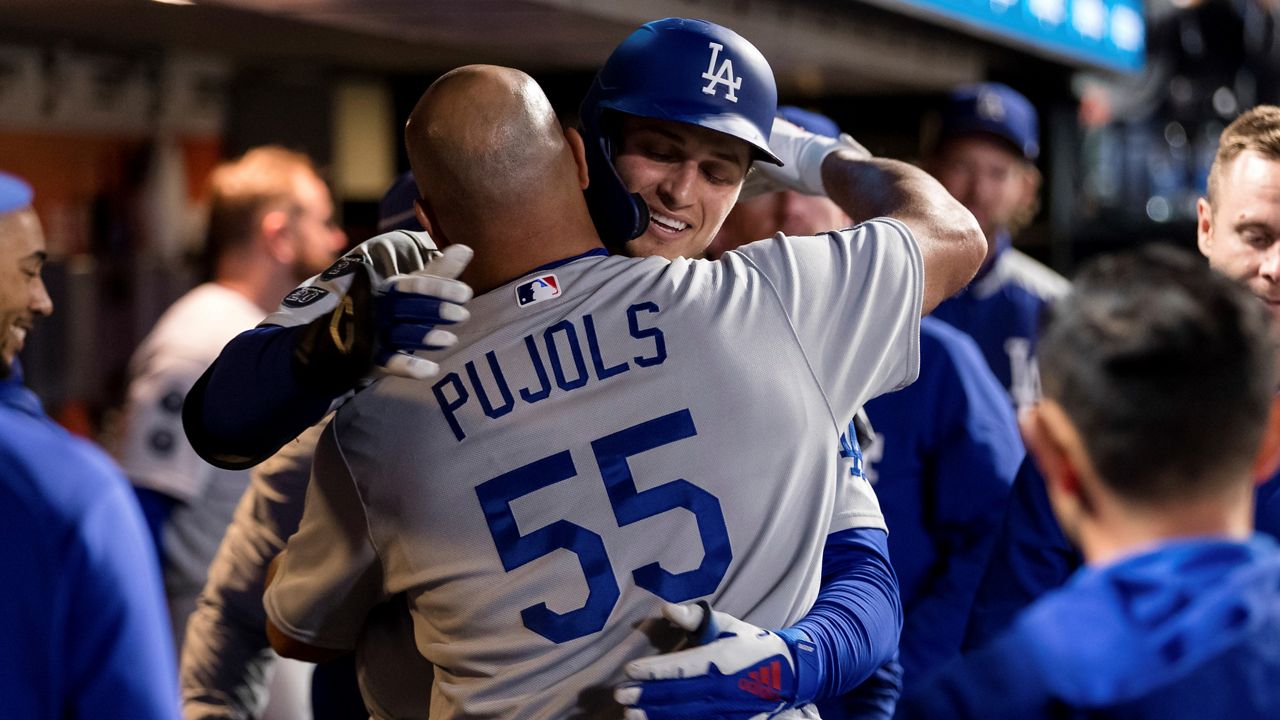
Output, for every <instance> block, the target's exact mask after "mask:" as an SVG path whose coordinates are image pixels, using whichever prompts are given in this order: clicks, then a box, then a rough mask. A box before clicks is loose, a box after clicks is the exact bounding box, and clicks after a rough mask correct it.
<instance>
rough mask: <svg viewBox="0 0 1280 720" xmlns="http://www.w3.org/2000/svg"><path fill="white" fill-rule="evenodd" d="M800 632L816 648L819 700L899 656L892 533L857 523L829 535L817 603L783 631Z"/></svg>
mask: <svg viewBox="0 0 1280 720" xmlns="http://www.w3.org/2000/svg"><path fill="white" fill-rule="evenodd" d="M795 631H801V632H803V633H804V634H805V635H806V636H808V638H809V640H810V641H811V642H812V643H813V645H814V648H815V656H816V665H817V669H818V671H819V672H818V676H817V689H816V693H815V695H814V698H813V699H817V700H822V699H826V698H834V697H838V696H840V695H843V694H844V693H847V692H849V691H850V690H852V689H853V688H854V687H856V686H857V685H858V684H860V683H862V682H863V681H865V680H866V679H867V678H869V677H871V674H872V673H874V672H875V671H876V670H877V669H878V668H880V666H882V665H884V664H885V662H887V661H888V660H890V659H891V658H893V656H894V654H895V653H896V652H897V649H898V637H899V635H900V633H901V632H902V600H901V598H900V597H899V596H898V578H897V575H895V574H894V572H893V567H892V566H891V565H890V564H889V545H888V534H887V533H885V532H884V531H883V530H879V529H876V528H853V529H850V530H844V531H841V532H837V533H832V534H831V535H829V536H827V543H826V546H825V548H824V549H823V554H822V584H821V586H820V587H819V589H818V597H817V599H816V600H815V601H814V604H813V608H812V609H810V610H809V613H808V614H807V615H805V616H804V617H802V618H800V620H798V621H796V623H795V624H794V625H792V626H791V627H790V628H787V629H786V630H785V631H783V632H784V633H793V632H795Z"/></svg>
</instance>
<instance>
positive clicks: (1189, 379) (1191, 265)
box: [1038, 245, 1276, 505]
mask: <svg viewBox="0 0 1280 720" xmlns="http://www.w3.org/2000/svg"><path fill="white" fill-rule="evenodd" d="M1043 320H1044V327H1043V334H1042V336H1041V339H1040V344H1039V349H1038V354H1039V356H1040V372H1041V381H1042V384H1043V387H1044V394H1045V397H1046V398H1049V399H1051V400H1053V401H1055V402H1057V403H1058V404H1059V405H1061V406H1062V408H1063V409H1064V410H1065V411H1066V413H1067V415H1068V416H1069V417H1070V418H1071V421H1072V422H1073V423H1074V424H1075V425H1076V427H1077V429H1078V430H1079V432H1080V435H1081V437H1082V439H1083V442H1084V445H1085V449H1086V451H1087V452H1088V454H1089V458H1090V460H1091V461H1092V462H1093V465H1094V467H1095V468H1096V469H1097V471H1098V473H1099V474H1100V475H1101V476H1102V481H1103V482H1104V483H1105V484H1106V485H1107V487H1109V488H1111V489H1112V490H1113V491H1114V492H1116V493H1117V494H1118V495H1119V496H1121V497H1123V498H1125V499H1126V500H1129V501H1131V502H1135V503H1140V504H1145V505H1160V504H1163V503H1166V502H1169V501H1179V500H1187V499H1195V498H1203V497H1209V496H1212V495H1214V494H1217V493H1218V492H1220V491H1222V490H1224V489H1226V488H1228V487H1230V486H1231V485H1232V483H1233V482H1238V479H1239V476H1240V470H1242V469H1246V468H1248V467H1249V465H1250V463H1251V462H1252V461H1253V458H1254V455H1255V453H1257V450H1258V445H1259V443H1260V441H1261V438H1262V433H1263V430H1264V427H1265V425H1266V421H1267V414H1268V410H1269V408H1270V403H1271V398H1272V394H1273V393H1274V391H1275V355H1276V341H1275V338H1274V336H1273V334H1272V328H1271V318H1270V315H1269V313H1268V311H1267V309H1266V308H1265V307H1264V306H1263V305H1262V303H1260V302H1259V301H1258V300H1257V298H1255V297H1253V296H1252V295H1251V294H1249V293H1248V292H1247V291H1246V290H1245V289H1244V288H1243V287H1242V286H1240V285H1239V284H1238V283H1236V282H1234V281H1232V280H1230V279H1229V278H1227V277H1226V276H1224V275H1222V274H1220V273H1218V272H1217V271H1214V270H1212V269H1210V268H1209V267H1207V266H1206V265H1205V263H1204V261H1203V259H1202V258H1200V257H1198V256H1195V255H1192V254H1191V253H1188V252H1186V251H1184V250H1179V249H1176V248H1173V247H1170V246H1165V245H1151V246H1147V247H1143V248H1141V249H1138V250H1135V251H1130V252H1125V253H1121V254H1116V255H1109V256H1104V257H1101V258H1099V259H1097V260H1095V261H1093V262H1091V263H1090V264H1089V265H1087V266H1086V267H1085V268H1084V269H1083V270H1082V271H1081V272H1080V273H1079V275H1077V276H1076V278H1075V281H1074V283H1073V287H1072V291H1071V292H1070V293H1069V294H1068V295H1066V296H1064V297H1062V298H1060V299H1059V300H1057V301H1056V302H1054V303H1053V304H1052V305H1050V306H1049V308H1048V309H1047V312H1046V313H1045V316H1044V318H1043Z"/></svg>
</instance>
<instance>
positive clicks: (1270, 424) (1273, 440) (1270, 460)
mask: <svg viewBox="0 0 1280 720" xmlns="http://www.w3.org/2000/svg"><path fill="white" fill-rule="evenodd" d="M1277 470H1280V396H1277V397H1274V398H1272V399H1271V412H1270V414H1268V416H1267V429H1266V431H1265V432H1264V433H1263V434H1262V444H1261V445H1259V446H1258V454H1257V456H1256V457H1255V458H1254V461H1253V477H1254V481H1255V482H1257V483H1258V484H1259V485H1261V484H1262V483H1264V482H1266V481H1267V480H1270V479H1271V476H1273V475H1275V474H1276V471H1277Z"/></svg>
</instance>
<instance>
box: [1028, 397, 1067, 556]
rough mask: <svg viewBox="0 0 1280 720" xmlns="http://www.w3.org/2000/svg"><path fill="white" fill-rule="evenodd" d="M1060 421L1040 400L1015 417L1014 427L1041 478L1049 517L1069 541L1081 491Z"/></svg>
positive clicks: (1049, 403)
mask: <svg viewBox="0 0 1280 720" xmlns="http://www.w3.org/2000/svg"><path fill="white" fill-rule="evenodd" d="M1064 421H1066V414H1065V413H1062V412H1061V410H1060V409H1059V408H1058V407H1057V405H1056V404H1054V403H1052V401H1050V400H1041V401H1040V402H1038V403H1036V404H1035V405H1033V406H1032V407H1030V408H1028V409H1027V410H1024V411H1023V412H1022V414H1021V415H1020V416H1019V417H1018V426H1019V429H1020V430H1021V431H1022V440H1023V442H1024V443H1025V444H1026V446H1027V453H1028V454H1030V455H1031V457H1032V459H1034V460H1035V463H1036V467H1037V468H1039V470H1040V474H1041V475H1043V476H1044V481H1045V490H1046V491H1047V493H1048V495H1049V504H1050V505H1051V506H1052V507H1053V514H1054V515H1055V516H1057V518H1058V523H1059V524H1060V525H1061V526H1062V529H1063V531H1064V532H1066V533H1067V536H1068V537H1069V538H1072V532H1071V529H1072V528H1074V527H1076V526H1077V525H1078V524H1079V522H1078V519H1079V518H1080V516H1081V511H1082V506H1083V503H1082V499H1081V493H1082V490H1083V488H1082V487H1081V483H1080V473H1079V471H1078V469H1077V468H1076V467H1075V463H1074V462H1073V461H1072V458H1071V451H1070V449H1069V448H1068V447H1067V445H1066V442H1065V441H1064V440H1063V429H1064V428H1062V427H1059V425H1061V423H1062V422H1064ZM1072 539H1073V541H1074V538H1072Z"/></svg>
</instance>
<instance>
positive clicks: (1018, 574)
mask: <svg viewBox="0 0 1280 720" xmlns="http://www.w3.org/2000/svg"><path fill="white" fill-rule="evenodd" d="M1197 210H1198V212H1199V227H1198V243H1199V248H1200V252H1201V253H1203V254H1204V255H1205V257H1207V258H1208V259H1209V264H1210V265H1211V266H1212V267H1214V268H1215V269H1217V270H1219V271H1221V272H1223V273H1224V274H1226V275H1227V276H1228V277H1231V278H1233V279H1235V280H1238V281H1240V282H1241V283H1243V284H1244V285H1245V286H1246V287H1247V288H1248V289H1249V291H1250V292H1252V293H1253V294H1254V296H1255V297H1256V298H1258V301H1259V302H1261V303H1263V304H1264V305H1266V306H1267V307H1268V309H1270V310H1271V312H1272V313H1273V314H1274V313H1275V311H1276V302H1275V300H1276V299H1277V298H1280V108H1277V107H1275V106H1272V105H1263V106H1259V107H1257V108H1254V109H1252V110H1249V111H1248V112H1245V113H1244V114H1242V115H1241V116H1240V117H1239V118H1237V119H1236V120H1235V121H1234V122H1233V123H1231V124H1230V125H1229V126H1227V128H1226V129H1225V130H1224V131H1223V132H1222V136H1221V138H1220V140H1219V145H1218V151H1217V155H1216V156H1215V158H1214V161H1213V164H1212V166H1211V168H1210V171H1209V194H1208V196H1207V197H1205V198H1202V199H1201V200H1200V202H1199V204H1198V206H1197ZM1278 385H1280V383H1278ZM1264 480H1265V482H1263V481H1264ZM1259 481H1260V483H1261V484H1260V485H1259V486H1258V489H1257V497H1256V498H1255V500H1254V521H1255V525H1256V527H1257V529H1258V531H1259V532H1263V533H1266V534H1268V535H1271V536H1272V537H1280V473H1276V474H1272V475H1270V476H1269V477H1265V476H1264V477H1262V478H1259ZM1080 562H1081V558H1080V555H1079V553H1077V552H1076V551H1075V549H1074V548H1072V547H1071V544H1070V543H1069V542H1068V541H1067V538H1066V536H1065V535H1063V533H1062V530H1061V528H1059V527H1058V523H1057V522H1056V521H1055V519H1054V517H1053V514H1052V512H1050V509H1049V500H1048V497H1047V495H1046V492H1045V487H1044V480H1043V479H1042V478H1041V477H1040V475H1039V473H1038V472H1037V471H1036V468H1035V467H1034V466H1032V465H1030V464H1027V465H1024V467H1023V468H1022V469H1021V470H1020V471H1019V473H1018V479H1017V481H1016V482H1015V483H1014V488H1013V497H1012V498H1011V501H1010V504H1009V511H1008V513H1007V514H1006V516H1005V520H1004V524H1003V526H1002V527H1001V530H1000V538H999V539H998V540H997V541H996V544H995V546H994V550H993V552H992V555H991V560H990V562H989V563H988V566H987V569H986V572H985V573H984V575H983V578H982V583H981V585H980V586H979V589H978V594H977V598H976V599H975V601H974V607H973V613H972V615H971V616H970V619H969V627H968V629H967V631H966V636H965V646H966V647H968V648H973V647H977V646H980V645H982V644H985V643H986V642H988V641H990V640H991V639H992V638H993V637H995V635H996V634H998V633H999V632H1000V631H1001V630H1003V629H1004V628H1005V627H1006V626H1007V625H1008V623H1009V622H1010V621H1011V620H1012V619H1013V617H1014V616H1015V615H1016V614H1017V613H1018V612H1019V611H1020V610H1021V609H1022V608H1023V607H1024V606H1026V605H1027V604H1028V603H1029V602H1031V601H1032V600H1034V599H1035V598H1036V597H1038V596H1040V595H1041V594H1042V593H1044V592H1046V591H1048V590H1051V589H1053V588H1055V587H1057V586H1059V585H1061V584H1062V583H1063V582H1064V581H1065V580H1066V578H1067V577H1068V576H1069V575H1070V574H1071V572H1072V571H1073V570H1074V569H1075V568H1076V567H1078V566H1079V565H1080Z"/></svg>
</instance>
